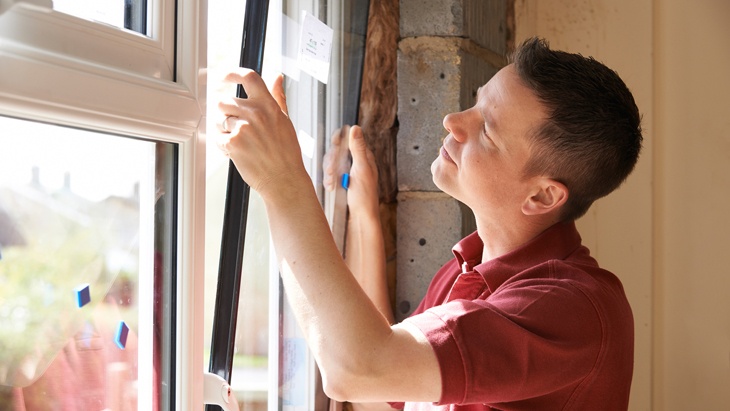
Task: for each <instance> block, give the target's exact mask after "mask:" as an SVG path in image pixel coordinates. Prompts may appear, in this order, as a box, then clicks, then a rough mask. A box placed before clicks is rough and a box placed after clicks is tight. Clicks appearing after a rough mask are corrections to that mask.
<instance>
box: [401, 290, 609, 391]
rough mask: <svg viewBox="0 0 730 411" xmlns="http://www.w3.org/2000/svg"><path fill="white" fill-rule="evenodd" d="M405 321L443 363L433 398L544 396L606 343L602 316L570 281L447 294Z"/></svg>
mask: <svg viewBox="0 0 730 411" xmlns="http://www.w3.org/2000/svg"><path fill="white" fill-rule="evenodd" d="M406 321H409V322H411V323H412V324H414V325H416V326H417V327H418V328H419V329H420V330H421V331H422V332H423V333H424V335H425V336H426V337H427V338H428V340H429V342H430V343H431V346H432V347H433V349H434V352H435V354H436V356H437V358H438V362H439V366H440V368H441V380H442V396H441V399H440V401H439V403H438V404H471V403H499V402H510V401H518V400H520V399H526V398H533V397H537V396H541V395H546V394H549V393H552V392H555V391H557V390H560V389H561V388H564V387H567V386H569V385H572V384H573V383H575V382H576V381H579V380H580V379H582V378H585V376H586V375H588V374H589V373H590V371H591V369H592V368H593V366H594V364H595V363H596V360H597V358H598V355H599V352H600V350H601V346H602V344H604V342H603V341H602V339H603V332H602V326H601V320H600V315H599V313H598V311H597V309H596V308H595V304H593V303H592V301H591V299H590V298H589V297H588V296H587V294H585V293H584V292H583V291H581V289H580V288H579V287H578V286H576V285H575V284H573V283H571V281H570V280H560V279H544V278H542V279H529V280H523V281H516V282H513V283H510V284H504V285H503V286H502V287H500V288H499V289H498V290H497V291H496V292H495V293H494V294H492V295H490V296H489V297H488V298H487V299H486V300H453V301H450V302H447V303H445V304H442V305H439V306H436V307H432V308H430V309H428V310H426V311H425V312H423V313H421V314H418V315H415V316H413V317H410V318H409V319H407V320H406Z"/></svg>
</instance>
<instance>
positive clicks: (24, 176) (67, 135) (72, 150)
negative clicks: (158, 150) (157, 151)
mask: <svg viewBox="0 0 730 411" xmlns="http://www.w3.org/2000/svg"><path fill="white" fill-rule="evenodd" d="M0 130H2V134H0V186H7V187H16V186H23V185H27V184H29V183H30V182H31V181H32V175H33V167H38V168H39V178H40V184H41V186H43V188H44V189H45V190H47V191H50V192H53V191H57V190H59V189H61V188H63V186H64V178H65V177H64V176H65V175H66V173H68V175H69V177H70V188H71V191H72V192H74V193H75V194H77V195H79V196H81V197H85V198H86V199H88V200H91V201H99V200H102V199H104V198H107V197H109V196H111V195H115V196H120V197H131V196H132V195H133V194H134V186H135V183H136V182H138V181H140V178H141V176H142V175H149V169H150V167H153V164H151V163H150V160H151V159H150V156H149V154H148V153H147V152H144V151H140V150H139V146H138V145H135V143H138V142H137V141H136V140H133V139H128V138H110V137H109V136H106V135H105V136H104V138H100V135H99V134H96V133H92V132H88V131H83V130H78V129H70V128H64V127H57V126H48V125H45V124H41V123H34V122H29V121H22V120H16V119H12V118H7V117H1V116H0ZM30 137H32V138H30ZM70 141H73V143H69V142H70ZM110 175H113V176H114V178H113V179H110V178H105V176H110Z"/></svg>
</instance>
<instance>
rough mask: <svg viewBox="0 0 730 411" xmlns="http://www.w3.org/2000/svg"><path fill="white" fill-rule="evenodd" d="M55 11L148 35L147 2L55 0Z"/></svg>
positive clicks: (141, 0) (128, 0)
mask: <svg viewBox="0 0 730 411" xmlns="http://www.w3.org/2000/svg"><path fill="white" fill-rule="evenodd" d="M53 9H54V10H57V11H60V12H62V13H66V14H70V15H72V16H76V17H80V18H82V19H86V20H91V21H96V22H99V23H105V24H109V25H112V26H114V27H119V28H124V29H128V30H132V31H136V32H137V33H140V34H145V35H146V34H147V32H148V30H147V0H53Z"/></svg>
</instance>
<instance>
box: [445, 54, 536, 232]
mask: <svg viewBox="0 0 730 411" xmlns="http://www.w3.org/2000/svg"><path fill="white" fill-rule="evenodd" d="M545 118H546V115H545V108H544V107H543V105H542V104H541V103H540V101H539V100H538V99H537V97H536V96H535V95H534V94H533V92H532V91H531V90H529V89H528V88H527V87H525V86H524V85H523V84H522V82H521V80H520V79H519V77H518V75H517V73H516V71H515V69H514V67H513V66H512V65H509V66H507V67H505V68H503V69H502V70H500V71H499V72H498V73H497V74H496V75H495V76H494V77H493V78H492V79H491V80H489V82H487V84H486V85H484V86H482V87H481V88H480V89H479V91H478V93H477V101H476V104H475V105H474V107H472V108H469V109H467V110H465V111H462V112H460V113H452V114H449V115H447V116H446V117H445V118H444V122H443V124H444V128H446V130H447V131H448V132H449V134H448V136H446V138H445V139H444V141H443V146H442V147H441V151H440V153H439V156H438V157H437V158H436V160H434V162H433V163H432V164H431V173H432V174H433V181H434V183H435V184H436V186H437V187H439V188H440V189H441V190H443V191H444V192H445V193H447V194H450V195H451V196H453V197H454V198H456V199H458V200H459V201H461V202H463V203H464V204H466V205H467V206H469V207H470V208H471V209H472V210H474V212H475V214H476V215H477V218H480V213H484V212H487V213H490V215H492V216H493V217H497V218H502V217H508V216H509V215H510V213H511V214H514V213H518V212H520V207H521V204H522V202H523V201H524V200H525V199H526V198H528V197H529V195H530V190H531V189H532V186H531V182H532V180H531V179H526V178H524V175H523V170H524V166H525V164H526V162H527V160H528V159H529V156H530V149H529V145H528V138H527V137H528V135H530V133H533V132H534V131H535V130H537V128H538V127H539V126H540V125H541V124H542V122H543V120H544V119H545Z"/></svg>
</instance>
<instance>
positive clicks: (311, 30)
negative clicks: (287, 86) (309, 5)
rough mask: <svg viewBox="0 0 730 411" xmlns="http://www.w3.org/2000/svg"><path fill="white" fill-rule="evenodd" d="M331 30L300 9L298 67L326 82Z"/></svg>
mask: <svg viewBox="0 0 730 411" xmlns="http://www.w3.org/2000/svg"><path fill="white" fill-rule="evenodd" d="M333 33H334V32H333V30H332V29H331V28H329V27H327V25H326V24H324V23H322V22H321V21H319V19H317V18H316V17H314V16H312V15H311V14H309V13H307V12H306V11H302V31H301V34H300V36H299V55H298V65H299V69H300V70H302V71H303V72H305V73H307V74H309V75H311V76H312V77H314V78H316V79H317V80H319V81H321V82H322V83H324V84H327V80H328V78H329V72H330V57H331V54H332V35H333Z"/></svg>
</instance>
